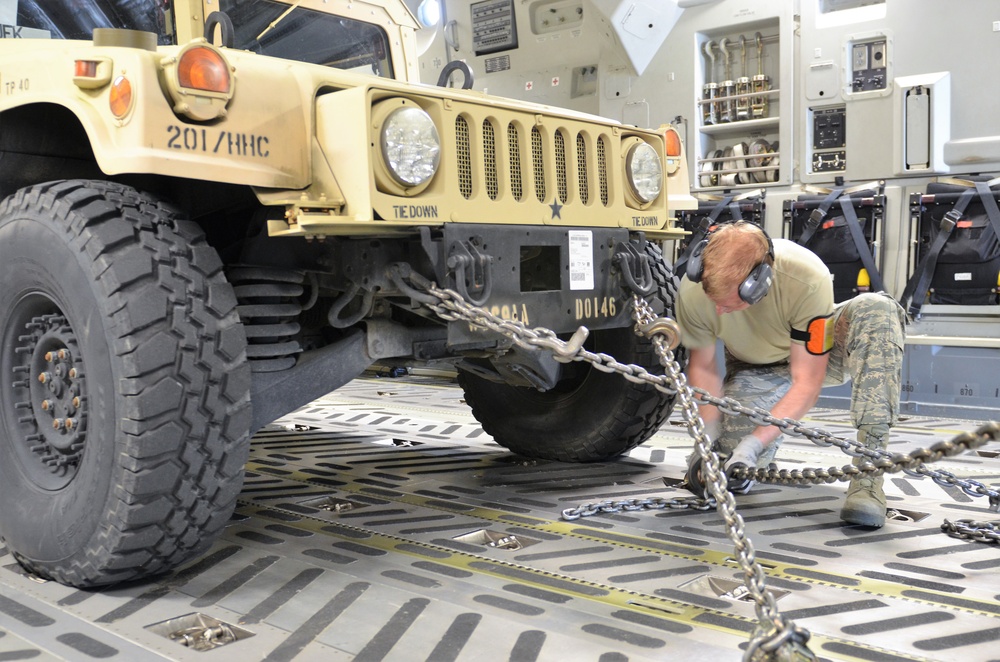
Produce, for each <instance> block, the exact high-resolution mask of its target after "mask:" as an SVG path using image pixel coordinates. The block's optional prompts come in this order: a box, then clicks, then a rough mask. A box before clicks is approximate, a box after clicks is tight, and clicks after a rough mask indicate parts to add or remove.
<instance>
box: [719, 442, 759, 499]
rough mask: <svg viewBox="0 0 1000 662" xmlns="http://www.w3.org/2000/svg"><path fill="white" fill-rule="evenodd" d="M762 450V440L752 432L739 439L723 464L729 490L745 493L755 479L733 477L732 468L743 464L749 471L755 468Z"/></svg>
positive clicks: (753, 483) (754, 482)
mask: <svg viewBox="0 0 1000 662" xmlns="http://www.w3.org/2000/svg"><path fill="white" fill-rule="evenodd" d="M763 452H764V442H763V441H761V440H760V439H758V438H757V437H755V436H754V435H752V434H748V435H747V436H745V437H743V439H741V440H740V443H739V444H737V445H736V448H734V449H733V454H732V455H730V456H729V459H728V460H726V463H725V464H724V465H723V467H722V468H723V470H724V471H725V472H726V476H728V477H729V485H728V487H729V491H730V492H733V493H735V494H746V493H747V492H749V491H750V488H752V487H753V486H754V485H755V484H756V482H757V481H755V480H753V479H752V478H738V479H737V478H733V477H732V470H733V469H735V468H736V467H738V466H743V467H745V468H747V469H749V470H750V471H755V470H756V469H757V458H758V457H759V456H760V454H761V453H763Z"/></svg>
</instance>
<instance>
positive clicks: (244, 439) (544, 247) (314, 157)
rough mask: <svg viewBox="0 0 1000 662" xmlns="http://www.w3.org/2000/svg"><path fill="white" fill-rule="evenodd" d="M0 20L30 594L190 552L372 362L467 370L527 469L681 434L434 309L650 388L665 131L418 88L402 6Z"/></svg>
mask: <svg viewBox="0 0 1000 662" xmlns="http://www.w3.org/2000/svg"><path fill="white" fill-rule="evenodd" d="M15 4H16V13H15V11H14V6H15ZM0 12H3V13H2V14H0V22H3V23H4V24H5V27H4V35H5V36H6V37H9V38H5V39H2V40H0V166H2V168H0V198H2V199H3V202H2V205H0V282H2V283H3V287H2V291H0V322H2V327H0V328H2V345H0V373H2V374H3V383H2V396H0V426H2V427H0V505H2V511H3V514H2V515H0V534H2V537H3V541H4V543H5V544H6V546H7V548H8V549H9V550H10V551H11V552H12V553H13V555H14V556H15V557H16V558H17V559H18V561H19V562H20V563H21V564H22V565H24V566H25V567H26V568H27V569H28V570H30V571H31V572H33V573H35V574H37V575H39V576H42V577H46V578H51V579H55V580H58V581H60V582H63V583H66V584H70V585H75V586H80V587H88V586H98V585H104V584H110V583H115V582H120V581H124V580H130V579H136V578H140V577H143V576H147V575H151V574H155V573H160V572H164V571H167V570H169V569H171V568H174V567H176V566H177V565H179V564H181V563H183V562H184V561H186V560H189V559H191V558H193V557H195V556H197V555H198V554H200V553H202V552H203V551H204V550H206V549H207V548H208V546H209V545H210V544H211V543H212V542H213V540H214V539H215V538H216V537H217V536H218V535H219V534H220V532H221V531H222V529H223V528H224V527H225V525H226V522H227V520H228V519H229V517H230V515H231V514H232V512H233V509H234V504H235V502H236V498H237V495H238V494H239V492H240V488H241V484H242V480H243V473H244V464H245V461H246V457H247V453H248V447H249V441H250V437H251V435H252V434H253V433H254V432H255V431H257V430H259V429H261V428H262V427H263V426H265V425H268V424H270V423H272V422H273V421H275V420H276V419H278V418H279V417H281V416H282V415H284V414H287V413H289V412H291V411H293V410H295V409H297V408H299V407H301V406H303V405H305V404H307V403H309V402H310V401H312V400H313V399H315V398H317V397H318V396H320V395H322V394H325V393H328V392H330V391H331V390H334V389H336V388H337V387H339V386H342V385H343V384H345V383H347V382H348V381H350V380H351V379H353V378H354V377H356V376H357V375H359V374H360V373H362V372H363V371H364V370H365V369H367V368H369V367H370V366H371V365H372V364H373V363H374V362H376V361H383V362H386V363H387V364H396V365H414V364H418V363H431V364H435V363H439V364H447V365H448V366H450V367H454V368H456V369H457V371H458V374H459V382H460V384H461V386H462V388H463V389H464V392H465V395H466V398H467V401H468V403H469V405H470V406H471V407H472V409H473V411H474V413H475V415H476V417H477V418H478V419H479V420H480V421H481V423H482V425H483V427H484V429H485V430H487V431H488V432H489V433H490V434H491V435H492V436H493V437H494V438H495V440H496V441H497V442H498V443H500V444H502V445H503V446H505V447H507V448H509V449H510V450H511V451H514V452H516V453H520V454H522V455H526V456H529V457H538V458H548V459H556V460H566V461H593V460H599V459H605V458H609V457H614V456H616V455H619V454H621V453H623V452H625V451H627V450H629V449H631V448H633V447H635V446H636V445H638V444H640V443H642V442H643V441H644V440H645V439H646V438H648V436H650V435H651V434H652V433H653V432H654V431H655V430H656V429H657V427H658V426H659V425H660V424H661V423H662V422H663V421H664V419H665V418H666V416H667V415H668V414H669V411H670V408H671V406H672V404H673V397H672V396H670V395H669V394H665V393H663V392H661V391H659V390H656V389H653V388H651V387H650V386H649V385H648V384H646V385H641V384H635V383H631V382H629V381H626V380H624V379H621V378H620V377H619V376H616V375H608V374H605V373H604V372H601V371H599V370H597V369H595V368H593V367H591V366H590V365H588V364H586V363H580V362H575V363H568V364H567V363H560V362H558V361H556V360H554V358H553V357H552V356H551V353H550V352H548V351H545V350H544V348H539V346H532V345H527V346H526V345H524V344H523V343H518V342H515V341H514V339H513V337H512V334H510V333H504V332H503V329H497V328H493V329H491V328H488V327H489V325H488V324H486V323H476V321H475V320H474V319H473V320H470V319H468V318H463V317H461V316H459V315H455V314H453V313H452V314H448V313H447V312H445V313H444V314H443V315H444V316H443V317H442V314H439V313H437V312H435V311H434V308H433V306H435V305H437V304H440V303H441V300H442V297H444V298H449V297H451V296H452V295H443V294H440V292H448V291H449V290H450V291H452V292H454V293H455V294H454V300H461V301H464V302H467V303H468V304H469V305H471V306H472V307H473V309H474V310H476V311H487V312H491V313H492V314H493V315H495V316H496V318H497V319H503V320H507V321H508V322H509V323H510V324H515V325H521V326H522V327H525V328H528V327H541V328H545V329H549V330H551V331H553V332H554V334H558V335H559V337H561V338H567V337H569V334H572V333H573V332H574V331H575V330H576V329H577V328H578V327H579V326H581V325H585V326H586V327H588V328H589V329H590V330H591V331H592V333H591V334H590V336H589V339H588V340H587V342H586V347H588V348H590V349H592V350H594V351H598V352H607V353H608V354H611V355H613V356H615V357H616V358H617V359H618V360H620V361H623V362H632V363H637V364H639V365H642V366H645V367H648V368H649V369H650V370H651V371H655V370H656V368H655V366H656V363H657V362H656V361H655V357H654V354H653V351H652V349H651V343H650V340H649V339H648V338H645V337H639V336H637V335H636V334H635V333H634V332H633V328H632V327H633V319H632V307H633V306H632V298H633V295H635V294H636V293H641V294H642V295H643V296H644V297H645V298H646V299H647V300H648V301H649V302H650V303H651V304H652V306H653V308H654V309H655V311H656V312H657V313H658V314H669V313H670V312H671V309H672V304H673V297H674V293H675V289H674V287H675V286H674V281H673V277H672V274H671V271H670V268H669V267H668V266H667V265H666V264H665V263H664V261H663V260H662V257H661V254H660V251H659V248H658V246H657V243H656V242H657V241H658V240H663V239H668V238H676V237H678V236H680V235H681V234H682V233H681V232H680V231H678V230H676V229H675V227H674V225H673V219H672V218H671V216H670V213H671V210H672V209H680V208H686V207H690V206H692V205H693V204H694V202H695V201H694V200H693V198H691V197H690V195H689V191H688V173H687V166H686V165H685V157H684V155H683V153H682V145H681V141H680V137H679V135H678V133H677V131H676V130H675V129H674V128H673V127H670V126H664V127H661V128H660V129H659V130H655V131H653V130H642V129H638V128H635V127H633V126H628V125H623V124H620V123H618V122H615V121H612V120H607V119H603V118H600V117H595V116H589V115H585V114H581V113H577V112H572V111H563V110H559V109H555V108H551V107H547V106H542V105H534V104H528V103H524V102H515V101H511V100H506V99H502V98H496V97H491V96H488V95H486V94H483V93H479V92H475V91H471V90H463V89H457V88H455V87H449V86H447V82H448V80H449V78H448V76H442V79H443V80H442V83H443V85H441V86H429V85H422V84H419V83H417V82H416V81H417V80H418V76H417V59H416V58H417V54H416V46H415V37H414V33H415V31H416V30H417V29H418V27H419V25H418V24H417V23H416V22H415V20H414V18H413V16H412V14H411V13H410V12H409V10H408V9H407V7H406V5H405V4H403V2H402V0H395V1H394V0H367V1H357V0H351V1H348V0H301V1H299V2H294V3H282V2H276V1H273V0H239V1H237V0H204V2H201V1H194V0H174V1H170V0H93V1H88V2H46V3H44V5H43V3H40V2H26V1H24V0H22V1H21V2H20V3H14V2H12V0H8V1H7V2H6V3H2V4H0ZM46 37H47V38H46ZM456 66H460V65H456ZM460 73H462V74H464V75H465V76H466V77H467V82H468V76H469V75H471V74H470V72H458V73H455V74H453V77H454V78H455V80H456V82H457V81H458V80H460V79H461V76H460V75H459V74H460ZM430 283H436V284H437V285H438V286H440V288H447V289H429V287H430V285H429V284H430ZM433 292H439V294H434V293H433ZM439 310H440V308H439ZM446 318H447V319H446ZM498 331H499V332H498ZM553 337H554V336H553Z"/></svg>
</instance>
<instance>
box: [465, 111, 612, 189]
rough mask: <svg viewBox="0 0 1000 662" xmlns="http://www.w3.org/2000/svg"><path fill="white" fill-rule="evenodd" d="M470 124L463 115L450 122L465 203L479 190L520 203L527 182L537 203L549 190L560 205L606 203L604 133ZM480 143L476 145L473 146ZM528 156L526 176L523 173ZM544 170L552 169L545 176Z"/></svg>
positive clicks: (606, 146)
mask: <svg viewBox="0 0 1000 662" xmlns="http://www.w3.org/2000/svg"><path fill="white" fill-rule="evenodd" d="M476 124H478V122H473V120H472V119H471V118H470V117H469V116H467V115H465V114H464V113H463V114H460V115H458V116H457V117H456V118H455V126H454V143H455V149H456V152H457V164H458V167H457V171H456V176H457V178H458V182H457V183H458V189H459V191H460V192H461V194H462V196H463V197H464V198H465V199H467V200H471V199H472V198H473V197H474V196H475V195H477V193H476V191H477V190H481V191H482V194H485V195H486V196H488V197H489V199H491V200H496V199H497V198H499V197H502V196H504V195H505V194H509V195H510V196H511V197H513V198H514V199H515V200H517V201H518V202H522V201H524V199H525V197H526V196H527V195H530V193H529V192H528V191H526V190H525V189H526V188H527V183H528V182H530V183H531V186H532V188H533V189H534V197H535V198H537V200H538V201H539V202H550V201H551V200H550V199H549V198H550V195H551V194H550V187H552V188H554V190H555V195H556V197H557V200H558V202H559V203H561V204H567V203H570V204H572V203H574V202H575V203H580V204H584V205H588V204H590V203H591V202H596V201H597V200H599V203H600V204H601V205H603V206H605V207H607V206H608V205H609V201H610V199H611V195H610V194H609V190H608V189H609V186H610V182H612V181H613V179H612V177H611V176H610V174H609V173H608V158H607V154H608V150H609V148H610V143H609V140H610V136H609V135H607V134H603V133H601V134H599V135H597V136H596V138H595V139H588V137H587V136H586V135H585V134H584V133H583V132H582V131H579V132H576V133H572V132H571V131H570V130H569V129H566V128H562V127H559V128H556V129H555V130H552V131H544V132H543V131H541V130H539V128H538V127H537V126H532V127H531V128H530V130H528V129H526V128H525V126H524V125H523V124H522V123H519V122H516V121H511V122H508V123H507V125H506V126H503V125H502V124H499V123H498V122H496V121H495V120H494V119H492V118H487V119H484V120H483V121H482V123H481V124H480V125H479V126H478V127H477V126H476ZM477 128H478V129H479V130H478V131H474V129H477ZM477 134H478V135H477ZM525 139H528V140H529V143H528V144H527V145H525V144H523V143H524V141H525ZM480 141H481V146H477V145H475V144H474V143H475V142H480ZM501 141H505V144H503V143H502V142H501ZM477 147H478V148H477ZM529 158H530V168H531V172H530V173H529V172H527V171H526V166H528V165H529V161H528V159H529ZM503 159H506V164H504V163H503ZM502 166H506V167H502ZM547 169H549V170H552V171H553V172H551V173H549V175H548V176H547V172H546V170H547ZM477 181H478V182H480V186H481V189H477V187H476V184H475V183H476V182H477Z"/></svg>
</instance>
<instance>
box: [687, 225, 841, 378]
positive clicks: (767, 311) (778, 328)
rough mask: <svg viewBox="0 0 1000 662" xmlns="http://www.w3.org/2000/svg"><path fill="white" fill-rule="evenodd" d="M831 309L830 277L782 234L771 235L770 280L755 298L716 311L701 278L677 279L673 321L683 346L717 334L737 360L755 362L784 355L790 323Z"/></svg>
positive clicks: (798, 324) (711, 340) (804, 322)
mask: <svg viewBox="0 0 1000 662" xmlns="http://www.w3.org/2000/svg"><path fill="white" fill-rule="evenodd" d="M832 313H833V277H832V276H831V274H830V270H829V269H827V267H826V265H825V264H823V261H822V260H820V259H819V257H817V256H816V254H815V253H813V252H812V251H810V250H809V249H807V248H803V247H802V246H799V245H798V244H796V243H794V242H791V241H788V240H787V239H775V240H774V282H772V283H771V289H770V290H769V291H768V293H767V295H766V296H765V297H764V298H763V299H762V300H761V301H760V302H758V303H756V304H754V305H752V306H750V307H748V308H746V309H744V310H740V311H737V312H733V313H726V314H725V315H717V314H716V313H715V304H714V303H713V302H712V300H711V299H709V298H708V297H707V296H706V295H705V290H704V289H702V287H701V284H699V283H692V282H691V281H689V280H688V279H687V278H683V279H681V285H680V291H679V293H678V297H677V322H678V324H680V327H681V342H682V343H683V344H684V346H686V347H691V348H694V347H708V346H711V345H714V344H715V341H716V339H721V340H722V342H723V343H724V344H725V346H726V348H727V349H728V350H729V352H730V353H731V354H732V355H733V356H734V357H735V358H737V359H739V360H740V361H743V362H744V363H750V364H755V365H763V364H767V363H776V362H778V361H784V360H787V359H788V357H789V354H790V353H791V344H792V343H793V342H795V343H798V344H800V345H801V344H802V343H803V341H801V340H793V339H792V336H791V333H792V329H793V328H794V329H797V330H799V331H805V330H806V329H807V328H808V326H809V322H810V321H812V320H813V319H815V318H817V317H826V316H828V315H830V314H832Z"/></svg>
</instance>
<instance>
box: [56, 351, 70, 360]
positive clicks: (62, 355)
mask: <svg viewBox="0 0 1000 662" xmlns="http://www.w3.org/2000/svg"><path fill="white" fill-rule="evenodd" d="M56 356H58V357H59V358H60V359H62V360H63V361H65V360H66V359H68V358H69V352H67V351H66V350H65V349H60V350H59V353H58V354H56Z"/></svg>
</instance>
